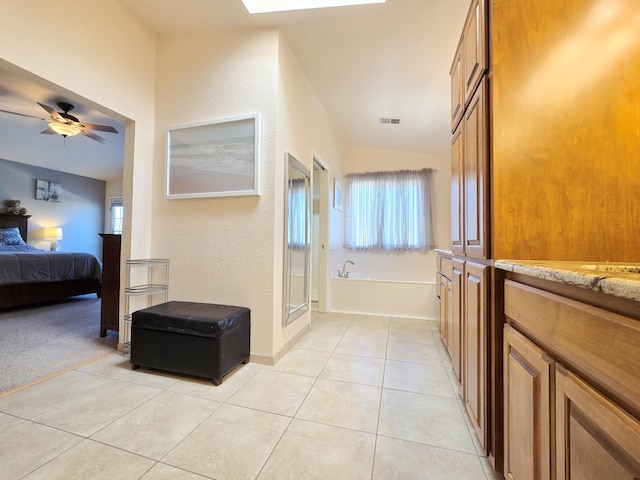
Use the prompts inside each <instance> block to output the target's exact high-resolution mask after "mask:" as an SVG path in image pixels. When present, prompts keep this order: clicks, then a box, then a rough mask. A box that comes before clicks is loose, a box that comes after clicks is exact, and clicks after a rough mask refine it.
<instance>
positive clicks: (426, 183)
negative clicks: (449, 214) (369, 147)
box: [345, 169, 434, 250]
mask: <svg viewBox="0 0 640 480" xmlns="http://www.w3.org/2000/svg"><path fill="white" fill-rule="evenodd" d="M432 172H433V170H432V169H424V170H403V171H398V172H372V173H362V174H351V175H347V191H346V196H345V203H346V205H345V207H346V211H345V247H346V248H352V249H386V250H427V249H432V248H434V240H433V236H434V235H433V222H432V212H431V209H432V202H431V190H432V189H431V174H432Z"/></svg>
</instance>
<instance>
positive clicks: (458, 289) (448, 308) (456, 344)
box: [437, 254, 464, 392]
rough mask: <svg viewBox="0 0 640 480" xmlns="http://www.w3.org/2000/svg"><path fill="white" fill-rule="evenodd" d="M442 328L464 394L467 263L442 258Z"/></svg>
mask: <svg viewBox="0 0 640 480" xmlns="http://www.w3.org/2000/svg"><path fill="white" fill-rule="evenodd" d="M437 262H438V295H437V303H438V325H439V329H440V337H441V338H442V343H443V344H444V346H445V347H446V349H447V353H448V354H449V357H450V359H451V366H452V370H453V375H454V378H455V379H456V382H457V383H458V389H459V390H460V392H462V341H463V339H462V318H463V316H462V310H461V309H462V306H463V304H462V288H463V284H462V275H463V271H464V262H461V261H460V260H457V259H453V258H452V257H451V256H445V255H442V254H438V257H437Z"/></svg>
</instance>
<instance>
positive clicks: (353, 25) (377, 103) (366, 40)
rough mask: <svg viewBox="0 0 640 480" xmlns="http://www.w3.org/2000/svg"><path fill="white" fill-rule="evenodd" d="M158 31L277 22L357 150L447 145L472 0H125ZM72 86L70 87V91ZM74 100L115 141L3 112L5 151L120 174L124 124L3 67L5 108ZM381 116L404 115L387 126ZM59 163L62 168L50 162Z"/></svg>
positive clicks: (0, 93) (0, 131) (32, 110)
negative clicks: (251, 7)
mask: <svg viewBox="0 0 640 480" xmlns="http://www.w3.org/2000/svg"><path fill="white" fill-rule="evenodd" d="M119 1H120V3H121V4H122V5H123V6H124V7H125V8H126V9H128V10H130V11H131V12H132V14H133V15H135V16H136V17H137V18H138V19H139V20H140V21H141V22H142V23H144V24H145V25H147V26H148V27H149V28H150V29H151V30H153V31H154V32H156V33H157V34H159V35H163V34H179V33H187V32H194V31H207V30H213V29H221V28H224V29H231V28H260V27H279V28H281V29H282V32H283V34H284V36H285V37H286V39H287V41H288V43H289V44H290V45H291V48H292V49H293V51H294V53H295V55H296V56H297V58H298V60H299V61H300V63H301V65H302V68H303V69H304V71H305V72H306V74H307V76H308V78H309V81H310V83H311V85H312V86H313V88H314V89H315V91H316V93H317V94H318V96H319V97H320V100H321V102H322V103H323V105H324V106H325V108H326V109H327V112H328V114H329V116H330V118H331V119H332V121H333V123H334V125H335V127H336V129H337V131H338V133H339V135H340V136H341V138H342V140H343V141H344V142H345V143H346V144H348V145H352V146H356V147H371V148H380V149H389V150H406V151H414V152H425V153H446V152H448V151H449V142H450V128H449V109H450V100H449V98H450V93H449V92H450V87H449V75H448V72H449V68H450V65H451V61H452V58H453V54H454V53H455V48H456V46H457V42H458V38H459V35H460V32H461V30H462V24H463V21H464V17H465V15H466V11H467V8H468V5H469V0H387V3H386V4H376V5H365V6H354V7H341V8H326V9H316V10H303V11H297V12H280V13H270V14H260V15H250V14H248V13H247V11H246V10H245V8H244V6H243V5H242V2H241V1H240V0H181V1H179V2H178V1H176V0H119ZM67 93H68V92H67ZM60 100H71V102H70V103H72V104H74V105H75V106H76V109H75V110H74V111H73V112H71V113H72V114H73V115H75V116H77V117H78V118H79V119H80V120H81V121H84V122H89V123H97V124H103V125H112V126H114V127H115V128H116V129H118V131H119V132H121V133H119V134H117V135H116V134H111V133H101V132H97V133H98V134H100V135H101V136H103V137H105V138H108V139H109V140H110V141H111V142H110V143H109V144H100V143H98V142H95V141H93V140H90V139H89V138H87V137H83V136H81V135H78V136H77V137H71V138H67V139H63V138H62V137H59V136H58V135H40V134H39V132H41V131H42V130H44V129H45V128H46V123H45V122H43V121H40V120H37V119H33V118H26V117H19V116H15V115H8V114H4V113H0V158H5V159H7V160H14V161H19V162H23V163H30V164H35V165H38V166H44V167H47V168H55V169H57V170H61V171H66V172H70V173H76V174H79V175H84V176H89V177H93V178H101V179H109V178H117V177H118V176H120V175H121V172H122V152H123V145H124V135H123V132H124V126H123V125H122V124H121V123H119V122H117V121H116V120H115V119H113V118H110V117H109V116H108V115H106V114H104V113H101V112H100V111H99V110H100V109H99V107H96V106H94V108H91V106H90V105H91V102H89V101H87V102H85V104H83V103H82V101H81V99H78V98H77V97H76V98H70V96H69V95H67V96H66V97H65V96H64V94H62V93H61V92H59V91H56V89H55V88H53V89H52V88H50V86H43V85H41V84H34V83H31V82H30V81H28V80H27V79H25V78H22V77H17V76H14V75H12V74H9V73H8V72H3V71H1V70H0V109H3V110H11V111H16V112H19V113H24V114H28V115H35V116H41V117H42V118H46V117H47V113H46V112H45V111H44V110H43V109H42V108H41V107H40V106H39V105H37V103H36V102H41V103H44V104H47V105H51V106H55V102H56V101H60ZM379 117H394V118H400V120H401V124H400V125H381V124H379V122H378V118H379ZM53 162H55V167H52V164H53Z"/></svg>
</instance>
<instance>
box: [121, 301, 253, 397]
mask: <svg viewBox="0 0 640 480" xmlns="http://www.w3.org/2000/svg"><path fill="white" fill-rule="evenodd" d="M250 338H251V310H249V309H248V308H245V307H234V306H230V305H214V304H210V303H194V302H167V303H162V304H160V305H155V306H153V307H149V308H145V309H144V310H138V311H137V312H133V315H132V316H131V368H133V369H137V368H140V367H141V366H142V367H149V368H157V369H159V370H167V371H169V372H175V373H182V374H185V375H193V376H195V377H204V378H210V379H212V380H213V383H214V385H220V383H222V377H223V376H225V375H226V374H227V373H229V372H230V371H231V370H233V369H234V368H235V367H236V366H238V365H239V364H240V363H247V362H249V348H250V347H249V345H250Z"/></svg>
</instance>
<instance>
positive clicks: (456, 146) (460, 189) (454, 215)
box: [451, 122, 465, 255]
mask: <svg viewBox="0 0 640 480" xmlns="http://www.w3.org/2000/svg"><path fill="white" fill-rule="evenodd" d="M464 191H465V188H464V122H463V123H461V124H460V126H459V127H458V129H457V130H456V131H455V132H454V133H453V137H452V139H451V251H452V252H453V253H454V255H464V245H465V240H464V238H465V235H464V223H465V214H464V208H465V207H464Z"/></svg>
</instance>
